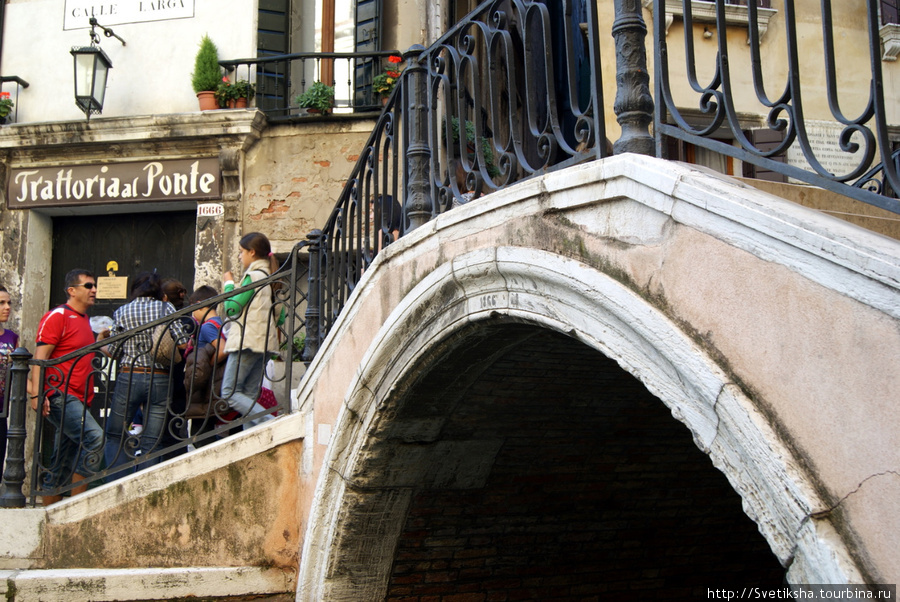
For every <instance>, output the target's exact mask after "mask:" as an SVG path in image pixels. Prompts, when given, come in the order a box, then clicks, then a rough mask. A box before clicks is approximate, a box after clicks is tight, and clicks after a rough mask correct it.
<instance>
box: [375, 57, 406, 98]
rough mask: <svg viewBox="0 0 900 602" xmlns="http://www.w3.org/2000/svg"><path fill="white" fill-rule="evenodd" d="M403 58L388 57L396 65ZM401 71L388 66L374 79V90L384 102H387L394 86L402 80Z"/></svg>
mask: <svg viewBox="0 0 900 602" xmlns="http://www.w3.org/2000/svg"><path fill="white" fill-rule="evenodd" d="M402 60H403V59H402V58H400V57H399V56H390V57H388V61H389V62H391V63H393V64H395V65H396V64H397V63H399V62H401V61H402ZM401 72H402V70H398V69H391V68H387V69H385V70H384V72H383V73H379V74H378V75H376V76H375V78H374V79H373V80H372V91H373V92H375V94H378V95H379V96H380V97H381V100H382V103H384V102H386V101H387V98H388V96H390V95H391V92H393V91H394V87H395V86H396V85H397V82H398V81H399V80H400V74H401Z"/></svg>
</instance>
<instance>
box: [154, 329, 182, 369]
mask: <svg viewBox="0 0 900 602" xmlns="http://www.w3.org/2000/svg"><path fill="white" fill-rule="evenodd" d="M170 326H171V324H160V325H159V326H157V327H156V328H154V329H153V334H152V335H151V341H152V342H151V345H150V351H151V353H152V354H153V362H154V363H155V364H159V365H161V366H162V367H163V368H170V367H171V366H172V364H177V363H178V362H180V361H181V351H180V350H179V349H178V345H176V344H175V339H174V338H173V337H172V333H171V332H169V327H170Z"/></svg>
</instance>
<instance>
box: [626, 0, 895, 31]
mask: <svg viewBox="0 0 900 602" xmlns="http://www.w3.org/2000/svg"><path fill="white" fill-rule="evenodd" d="M747 1H748V0H726V1H725V23H726V25H732V26H738V27H748V26H749V23H750V14H749V11H748V9H747V8H746V6H747ZM883 1H890V0H883ZM893 1H894V2H895V3H896V2H897V0H893ZM642 3H643V6H644V8H646V9H648V10H653V4H654V0H642ZM664 5H665V11H666V35H668V33H669V27H670V26H671V25H672V22H673V21H674V20H675V17H679V18H681V17H683V16H684V5H683V3H682V0H665V2H664ZM756 5H757V6H758V7H759V10H757V12H756V23H757V26H758V27H759V37H760V39H763V38H764V37H765V35H766V30H767V29H768V28H769V20H770V19H771V18H772V17H774V16H775V15H776V14H778V11H777V10H775V9H774V8H772V1H771V0H756ZM691 14H692V15H693V17H694V23H715V22H716V3H715V2H705V1H702V0H691Z"/></svg>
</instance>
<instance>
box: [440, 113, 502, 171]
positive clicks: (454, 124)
mask: <svg viewBox="0 0 900 602" xmlns="http://www.w3.org/2000/svg"><path fill="white" fill-rule="evenodd" d="M450 136H451V137H452V141H453V144H459V117H451V118H450ZM480 141H481V153H482V154H483V155H484V161H485V163H486V164H487V165H485V168H486V169H487V172H488V175H489V176H491V177H492V178H495V177H497V176H499V175H500V170H499V169H498V168H497V166H496V165H494V149H493V148H491V143H490V142H489V141H488V139H487V138H484V137H482V138H480ZM466 149H467V151H468V153H469V155H470V158H471V159H473V160H477V155H476V154H475V122H473V121H466Z"/></svg>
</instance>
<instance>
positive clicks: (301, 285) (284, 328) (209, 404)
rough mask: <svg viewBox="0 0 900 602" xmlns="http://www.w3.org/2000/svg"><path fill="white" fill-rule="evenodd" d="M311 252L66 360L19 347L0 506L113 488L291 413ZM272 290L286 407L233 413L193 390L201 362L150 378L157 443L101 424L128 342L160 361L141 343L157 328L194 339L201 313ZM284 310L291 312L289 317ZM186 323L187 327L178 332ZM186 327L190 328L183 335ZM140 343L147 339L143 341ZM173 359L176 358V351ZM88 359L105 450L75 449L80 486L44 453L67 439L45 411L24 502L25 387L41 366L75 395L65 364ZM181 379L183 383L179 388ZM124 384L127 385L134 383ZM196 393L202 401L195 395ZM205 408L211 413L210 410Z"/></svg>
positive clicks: (300, 247) (238, 325) (233, 321)
mask: <svg viewBox="0 0 900 602" xmlns="http://www.w3.org/2000/svg"><path fill="white" fill-rule="evenodd" d="M306 246H307V243H306V242H301V243H299V244H297V245H296V246H295V247H294V249H293V250H292V252H291V255H290V257H289V258H288V260H287V261H285V263H284V264H283V265H282V266H281V268H280V269H279V270H278V271H277V272H276V273H275V274H272V275H270V276H268V277H267V278H263V279H261V280H259V281H257V282H254V283H252V284H251V285H249V286H246V287H242V288H238V289H235V290H234V291H230V292H227V293H222V294H220V295H217V296H215V297H212V298H210V299H208V300H207V301H205V302H203V303H198V304H196V305H192V306H189V307H185V308H183V309H181V310H178V311H176V312H175V313H173V314H170V315H168V316H165V317H164V318H160V319H158V320H154V321H152V322H148V323H146V324H144V325H142V326H141V327H139V328H134V329H131V330H128V331H127V332H123V333H119V334H117V335H115V336H112V337H109V338H107V339H104V340H102V341H98V342H96V343H93V344H91V345H88V346H86V347H84V348H82V349H79V350H78V351H75V352H73V353H69V354H67V355H65V356H62V357H59V358H54V359H48V360H37V359H32V358H31V354H30V353H29V352H28V351H27V350H25V349H20V350H18V351H17V352H16V353H15V354H13V356H14V357H13V361H14V366H13V369H12V370H11V378H10V381H9V389H10V407H11V414H10V430H9V436H8V440H9V442H10V443H9V450H10V452H9V455H8V457H7V460H8V461H7V469H6V471H5V472H4V474H3V484H2V489H0V507H21V506H23V505H25V504H26V503H30V504H32V505H34V504H35V502H36V498H37V497H38V496H57V495H61V494H65V493H66V492H69V491H72V490H73V489H74V488H75V487H77V486H81V485H88V484H91V483H98V482H103V481H106V482H109V481H110V480H113V479H116V478H119V477H121V476H123V475H124V474H127V473H130V472H133V471H134V470H136V469H140V468H141V467H143V466H146V465H152V464H153V463H155V462H156V461H160V460H163V459H168V458H169V457H172V456H174V455H178V454H180V453H183V452H184V451H185V450H186V449H187V448H188V446H196V447H199V446H201V445H203V444H205V443H209V442H211V441H212V440H213V439H215V438H218V437H222V436H225V435H227V434H228V433H230V432H231V431H232V430H233V429H236V428H241V427H242V426H243V425H244V424H246V423H247V422H249V421H251V420H255V419H258V418H259V417H260V416H262V415H264V414H274V413H286V412H290V411H291V408H290V402H289V399H290V391H291V388H292V376H293V374H292V371H293V368H294V365H293V361H292V360H295V359H296V356H297V354H298V353H300V350H299V349H295V348H294V342H295V341H298V340H302V338H303V336H304V335H303V333H304V332H305V328H306V325H305V319H304V316H303V315H302V314H301V313H300V310H301V308H304V307H305V305H306V285H307V279H308V276H307V269H308V259H307V257H306V254H305V247H306ZM273 284H275V285H276V286H275V287H273V292H272V293H271V294H272V295H273V297H272V302H273V310H272V316H271V318H272V319H271V320H270V323H269V326H268V327H269V328H270V329H272V331H273V334H275V331H276V330H277V337H274V338H276V339H277V340H278V341H279V342H280V343H279V346H278V347H277V348H273V349H266V350H265V351H264V354H265V355H264V357H267V358H275V357H278V358H280V359H281V360H282V361H283V362H284V366H285V370H284V373H283V375H277V376H276V375H274V374H269V373H267V374H266V377H267V378H268V380H269V381H270V383H271V384H272V386H273V387H275V388H277V389H280V390H279V391H278V393H280V395H278V396H280V397H281V398H282V400H283V401H282V402H281V403H277V404H275V405H274V406H273V407H270V408H268V409H267V410H266V411H265V412H264V413H258V414H254V415H245V416H240V415H234V413H233V412H232V411H231V408H230V407H229V405H228V403H227V400H225V399H223V398H221V397H220V396H219V395H218V393H217V392H216V390H215V387H208V386H206V385H203V387H202V389H201V388H200V385H199V384H198V385H197V387H195V386H194V385H195V383H199V380H198V373H197V369H198V367H197V366H196V364H195V365H194V371H192V372H189V373H187V374H184V372H178V371H177V370H175V369H172V370H170V371H169V372H168V373H167V374H165V375H162V374H160V375H158V376H157V375H153V374H152V373H151V376H150V379H151V383H152V382H153V379H155V378H159V379H160V380H161V381H162V383H163V385H164V388H165V390H166V391H167V396H166V399H165V400H164V401H165V413H166V419H165V422H164V425H163V426H164V430H163V431H162V432H161V433H160V434H159V435H158V436H157V437H156V438H155V439H153V440H151V441H143V439H142V437H143V435H144V434H143V433H141V434H132V433H128V432H125V430H126V429H127V426H128V425H127V424H126V425H124V427H123V431H122V432H119V433H113V432H111V431H110V430H109V427H108V425H104V424H102V422H103V417H104V416H105V417H108V416H109V414H110V411H111V410H112V408H113V405H114V392H115V385H116V383H117V382H118V378H117V375H118V376H119V377H120V376H121V370H122V369H129V370H130V369H132V368H134V367H135V366H134V360H133V359H132V360H131V362H132V364H131V365H129V364H128V363H127V362H124V361H122V359H121V357H120V355H119V354H118V353H117V350H119V349H121V348H122V345H123V344H125V343H126V342H129V341H132V342H133V343H132V344H134V345H138V348H139V349H140V350H141V351H142V352H146V353H147V354H149V357H155V356H156V353H157V348H158V345H159V343H158V342H157V343H151V344H150V345H147V344H146V342H143V343H141V342H139V341H142V340H143V341H146V340H149V339H150V338H151V337H150V336H149V335H150V333H152V332H153V331H154V330H155V329H156V327H158V326H160V325H165V326H167V328H168V329H170V330H172V331H173V332H175V333H176V334H177V333H180V332H183V333H184V335H185V336H189V337H191V338H192V339H194V338H195V335H196V334H197V332H198V330H199V325H196V324H195V323H194V322H193V318H192V317H191V315H192V314H193V313H194V312H195V311H198V310H203V309H205V308H211V307H216V306H217V305H219V304H221V303H224V302H225V301H226V300H228V299H230V298H231V297H233V296H235V295H237V294H240V293H242V292H245V291H251V290H258V289H260V288H263V287H267V286H269V285H273ZM282 309H283V310H284V311H283V313H282ZM276 314H277V315H276ZM219 315H220V317H221V318H222V320H223V322H224V324H223V329H226V330H227V333H228V336H229V337H242V336H243V329H244V324H245V323H244V322H243V321H242V320H240V319H239V316H227V315H226V312H224V311H223V312H220V313H219ZM179 323H180V324H182V325H183V326H176V324H179ZM180 329H183V331H182V330H180ZM136 337H141V338H140V339H138V338H136ZM267 338H268V337H267ZM178 342H179V343H183V342H187V340H184V341H182V340H179V341H178ZM171 353H172V354H173V355H174V351H172V352H171ZM241 353H243V351H235V352H233V354H232V355H238V356H240V354H241ZM82 358H91V359H90V361H91V376H92V380H93V385H94V386H95V388H96V390H97V393H96V394H95V395H94V400H93V403H92V405H91V407H90V408H88V407H87V406H84V405H82V412H83V414H82V417H81V420H82V421H84V420H85V417H84V416H85V415H86V414H87V413H88V412H90V413H92V415H94V416H97V417H98V418H99V420H98V422H100V423H101V425H100V426H101V427H103V428H104V437H103V441H102V444H101V445H100V447H99V448H93V449H86V450H82V449H81V448H78V449H76V450H74V453H75V454H76V457H77V455H78V454H81V453H82V451H84V452H85V461H84V466H85V467H86V469H87V471H88V472H89V474H87V475H82V476H84V477H85V479H84V480H83V481H80V482H78V483H73V482H72V481H71V479H72V476H73V473H74V471H75V469H76V466H75V465H65V464H63V463H62V462H60V463H58V464H56V465H52V464H51V463H50V462H49V461H48V460H47V458H46V455H45V453H44V452H47V451H48V450H50V449H52V448H54V447H55V448H60V446H61V445H62V441H63V435H62V433H61V432H60V431H58V430H56V429H53V428H45V427H49V424H48V422H47V420H46V418H45V417H44V416H43V415H42V413H41V412H36V413H35V420H36V423H35V428H34V433H35V435H34V446H33V453H32V458H33V462H32V464H31V466H30V470H28V471H27V473H28V474H29V475H30V491H29V494H28V495H27V496H25V495H24V494H23V493H22V487H23V484H24V482H25V477H26V471H25V466H24V440H25V420H26V415H28V414H30V413H29V412H27V411H26V408H27V405H26V404H27V403H28V401H27V395H26V384H25V383H26V380H27V379H28V375H29V372H30V371H31V368H32V367H37V369H38V370H39V372H40V382H42V383H44V385H45V387H44V390H45V391H47V392H48V393H49V394H51V395H52V394H61V395H65V394H66V393H67V392H68V388H67V387H68V378H67V377H68V375H67V374H65V373H63V372H62V371H61V370H60V368H59V366H61V365H64V364H66V363H68V362H69V360H78V359H82ZM16 362H18V363H16ZM176 363H177V362H176ZM223 369H224V368H223V367H222V366H218V367H217V366H215V365H214V366H212V368H211V372H210V374H209V377H210V380H214V379H215V377H216V375H217V372H218V374H219V375H221V371H222V370H223ZM179 380H180V381H181V383H179V382H178V381H179ZM122 382H123V383H127V382H128V381H122ZM179 384H183V386H184V388H185V395H186V398H185V399H180V398H179V397H178V395H176V394H175V393H174V392H175V391H176V390H177V389H178V386H179ZM123 386H124V385H123ZM151 386H152V384H151ZM195 389H196V390H195ZM273 390H274V389H273ZM195 393H197V394H198V395H199V396H197V395H195ZM192 397H193V398H195V399H196V400H201V401H202V402H203V403H202V404H201V409H202V411H201V412H200V413H190V412H191V408H190V400H191V399H192ZM149 402H150V400H149V398H148V399H145V400H144V401H143V402H142V403H143V405H145V406H146V405H147V404H148V403H149ZM204 405H205V407H203V406H204ZM147 409H148V408H147V407H145V408H144V416H145V420H146V417H147V415H148V413H147ZM128 418H130V417H128ZM188 420H193V421H194V423H195V424H194V426H195V427H199V428H196V429H192V431H193V432H191V431H188V430H187V426H188V424H187V423H188ZM145 424H146V423H145ZM110 442H113V443H112V448H110V449H111V450H112V451H113V452H114V453H115V456H116V462H115V463H114V464H113V465H106V464H105V463H104V449H105V448H107V447H108V444H110ZM142 443H144V444H145V445H144V448H145V453H140V454H139V453H138V452H139V451H140V449H141V445H142ZM106 451H107V452H109V451H110V450H109V449H107V450H106ZM107 455H109V454H107ZM119 462H121V463H119ZM63 469H64V470H66V471H67V472H65V473H63V474H62V484H61V485H59V486H55V487H49V486H45V485H44V476H45V475H49V474H50V473H51V472H53V471H58V470H63ZM26 497H27V499H26Z"/></svg>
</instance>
